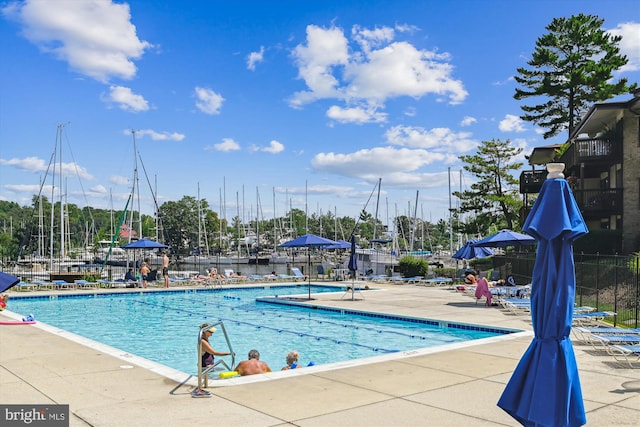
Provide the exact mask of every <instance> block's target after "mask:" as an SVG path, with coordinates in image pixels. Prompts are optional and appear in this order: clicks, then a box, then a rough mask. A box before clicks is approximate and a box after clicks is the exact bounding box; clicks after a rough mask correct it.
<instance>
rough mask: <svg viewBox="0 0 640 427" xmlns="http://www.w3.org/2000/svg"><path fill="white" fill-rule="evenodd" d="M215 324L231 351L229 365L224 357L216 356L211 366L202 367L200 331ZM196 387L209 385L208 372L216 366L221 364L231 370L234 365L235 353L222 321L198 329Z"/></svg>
mask: <svg viewBox="0 0 640 427" xmlns="http://www.w3.org/2000/svg"><path fill="white" fill-rule="evenodd" d="M212 326H215V327H216V328H217V329H220V330H222V333H223V334H224V339H225V341H226V342H227V348H228V349H229V353H231V366H229V365H228V364H227V362H225V361H224V359H221V358H216V359H214V360H215V362H214V364H213V365H211V366H207V367H206V368H204V369H203V367H202V345H201V344H200V343H201V341H202V333H203V332H204V331H206V330H207V329H209V328H211V327H212ZM197 353H198V388H202V387H208V386H209V373H210V372H212V371H214V370H215V368H216V366H218V365H222V366H224V367H225V368H227V371H232V370H233V367H234V366H235V365H236V353H235V352H234V351H233V348H231V341H229V335H228V334H227V329H226V328H225V327H224V323H223V322H221V321H220V322H216V323H212V324H210V325H209V326H205V327H204V328H202V329H200V330H199V331H198V352H197Z"/></svg>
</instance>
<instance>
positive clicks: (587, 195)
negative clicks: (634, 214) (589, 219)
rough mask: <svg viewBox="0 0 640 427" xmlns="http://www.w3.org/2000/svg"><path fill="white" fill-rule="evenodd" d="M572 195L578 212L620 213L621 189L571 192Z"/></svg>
mask: <svg viewBox="0 0 640 427" xmlns="http://www.w3.org/2000/svg"><path fill="white" fill-rule="evenodd" d="M573 194H574V196H575V198H576V202H578V207H579V208H580V211H581V212H582V213H584V214H588V213H597V214H609V215H619V214H621V213H622V189H619V188H611V189H607V190H573Z"/></svg>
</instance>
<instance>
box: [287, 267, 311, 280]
mask: <svg viewBox="0 0 640 427" xmlns="http://www.w3.org/2000/svg"><path fill="white" fill-rule="evenodd" d="M291 272H292V273H293V280H294V281H296V282H297V281H298V280H302V281H304V280H306V279H307V277H306V276H305V275H304V274H302V272H301V271H300V269H299V268H297V267H293V268H292V269H291Z"/></svg>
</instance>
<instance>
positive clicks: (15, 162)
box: [0, 157, 93, 180]
mask: <svg viewBox="0 0 640 427" xmlns="http://www.w3.org/2000/svg"><path fill="white" fill-rule="evenodd" d="M0 165H7V166H14V167H16V168H18V169H22V170H25V171H28V172H46V170H47V163H45V161H44V160H42V159H39V158H37V157H25V158H24V159H17V158H13V159H9V160H6V159H0ZM60 170H62V176H77V177H79V178H81V179H85V180H91V179H93V175H91V174H90V173H89V172H87V170H86V169H85V168H83V167H82V166H79V165H78V164H77V163H64V162H63V163H62V164H61V165H60V164H56V166H55V168H54V167H51V168H50V170H49V172H51V173H54V172H55V174H56V175H58V174H60Z"/></svg>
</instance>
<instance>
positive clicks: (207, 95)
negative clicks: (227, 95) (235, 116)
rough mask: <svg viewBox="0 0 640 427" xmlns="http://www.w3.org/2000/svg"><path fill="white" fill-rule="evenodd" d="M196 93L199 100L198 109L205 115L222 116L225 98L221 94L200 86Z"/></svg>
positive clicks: (197, 102)
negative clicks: (221, 111) (221, 110)
mask: <svg viewBox="0 0 640 427" xmlns="http://www.w3.org/2000/svg"><path fill="white" fill-rule="evenodd" d="M195 93H196V98H197V101H196V107H198V110H200V111H202V112H203V113H205V114H211V115H214V114H220V109H221V108H222V103H223V102H224V98H223V97H222V96H221V95H220V94H217V93H215V92H214V91H213V90H211V89H208V88H204V87H198V86H196V89H195Z"/></svg>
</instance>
